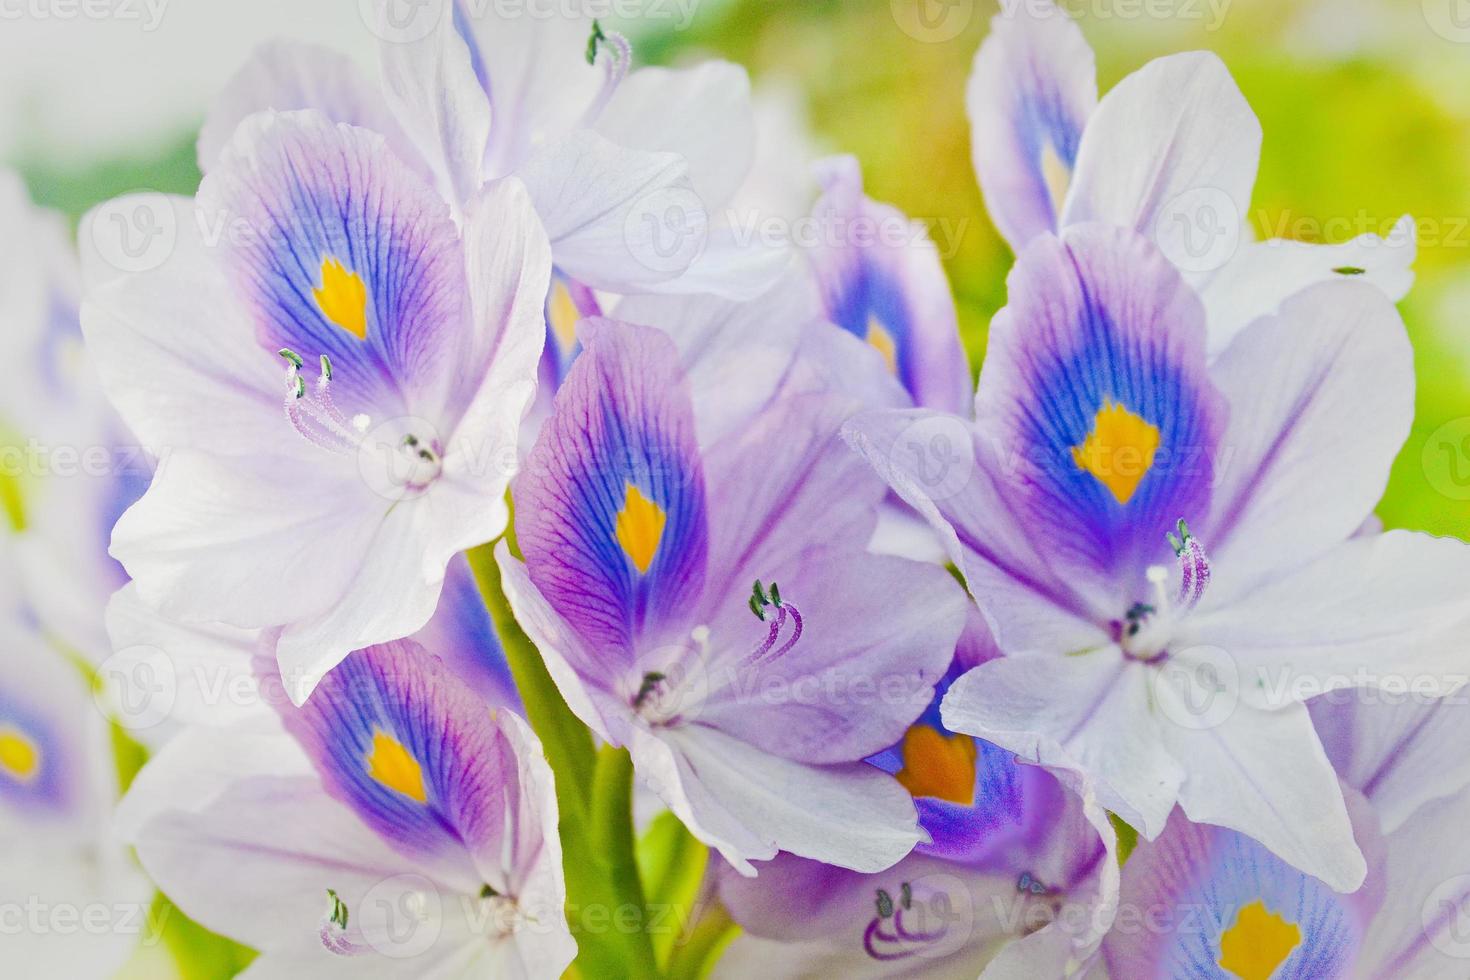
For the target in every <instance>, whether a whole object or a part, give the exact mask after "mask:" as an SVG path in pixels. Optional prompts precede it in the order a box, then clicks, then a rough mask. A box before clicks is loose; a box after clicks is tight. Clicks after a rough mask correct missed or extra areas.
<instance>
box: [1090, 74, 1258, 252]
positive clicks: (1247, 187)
mask: <svg viewBox="0 0 1470 980" xmlns="http://www.w3.org/2000/svg"><path fill="white" fill-rule="evenodd" d="M1260 153H1261V126H1260V123H1258V122H1257V121H1256V117H1255V114H1254V113H1252V112H1251V108H1250V106H1249V105H1248V104H1247V103H1246V101H1245V98H1244V96H1242V95H1241V94H1240V89H1238V88H1237V87H1236V85H1235V81H1234V79H1232V78H1231V77H1230V72H1229V70H1228V69H1226V67H1225V65H1224V64H1222V63H1221V61H1220V59H1219V58H1217V57H1216V56H1215V55H1213V54H1210V53H1208V52H1202V51H1195V52H1189V53H1186V54H1176V55H1170V56H1168V57H1165V58H1157V59H1155V60H1153V61H1151V62H1149V63H1148V64H1147V65H1144V66H1143V67H1142V68H1140V69H1139V70H1138V71H1136V72H1134V73H1133V74H1131V75H1129V76H1128V77H1127V78H1125V79H1123V81H1121V82H1119V83H1118V85H1117V86H1116V87H1115V88H1113V90H1112V91H1110V92H1109V93H1108V94H1107V95H1105V96H1103V99H1102V101H1101V102H1100V103H1098V107H1097V111H1096V112H1094V113H1093V114H1092V118H1091V119H1090V120H1089V121H1088V123H1087V129H1086V130H1085V131H1084V132H1083V134H1082V145H1081V148H1080V149H1079V150H1078V152H1077V166H1076V168H1075V171H1074V174H1073V178H1072V187H1071V191H1070V193H1069V195H1068V197H1067V204H1066V207H1065V209H1064V210H1063V213H1062V224H1064V225H1069V224H1076V223H1079V222H1083V221H1101V222H1104V223H1106V224H1110V225H1117V226H1120V227H1124V228H1134V229H1137V230H1138V231H1141V232H1143V233H1144V234H1146V235H1149V236H1150V237H1152V238H1154V240H1155V241H1156V242H1157V243H1158V245H1159V247H1160V249H1161V250H1162V251H1163V252H1164V254H1165V255H1167V256H1169V258H1170V259H1172V260H1173V261H1174V262H1175V263H1176V264H1178V265H1181V267H1186V268H1187V271H1191V272H1199V271H1205V270H1207V269H1212V268H1218V267H1219V265H1222V264H1223V263H1224V261H1225V260H1226V259H1228V257H1229V252H1228V251H1226V249H1227V248H1228V247H1229V246H1231V245H1233V244H1234V242H1235V240H1236V239H1233V238H1230V237H1228V236H1231V235H1238V234H1239V232H1240V229H1241V227H1242V226H1243V225H1244V224H1245V219H1246V215H1247V214H1248V213H1249V208H1250V198H1251V188H1252V187H1253V186H1254V184H1255V181H1256V165H1257V163H1258V161H1259V158H1260ZM1200 236H1207V237H1204V238H1201V237H1200ZM1221 236H1225V237H1221ZM1191 265H1194V266H1195V267H1194V268H1188V267H1189V266H1191Z"/></svg>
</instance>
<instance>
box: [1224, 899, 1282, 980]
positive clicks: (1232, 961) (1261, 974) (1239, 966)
mask: <svg viewBox="0 0 1470 980" xmlns="http://www.w3.org/2000/svg"><path fill="white" fill-rule="evenodd" d="M1301 941H1302V931H1301V929H1300V928H1299V927H1298V926H1297V925H1296V923H1294V922H1287V921H1286V920H1285V919H1283V918H1282V917H1281V916H1279V915H1277V914H1276V913H1275V912H1272V911H1269V910H1268V909H1267V908H1266V905H1265V903H1264V902H1261V901H1259V900H1257V901H1254V902H1252V903H1251V904H1249V905H1246V906H1243V907H1242V908H1241V910H1240V911H1239V912H1238V913H1236V916H1235V924H1234V925H1232V926H1231V927H1230V928H1228V929H1226V930H1225V932H1224V934H1223V935H1221V936H1220V968H1221V969H1222V970H1228V971H1229V972H1231V973H1233V974H1235V975H1236V976H1237V977H1239V978H1240V980H1269V978H1270V976H1271V974H1273V973H1275V972H1276V968H1277V967H1278V966H1280V965H1281V964H1282V963H1283V962H1284V961H1285V960H1286V958H1287V957H1288V956H1290V955H1291V951H1292V950H1294V949H1296V947H1297V944H1299V943H1300V942H1301Z"/></svg>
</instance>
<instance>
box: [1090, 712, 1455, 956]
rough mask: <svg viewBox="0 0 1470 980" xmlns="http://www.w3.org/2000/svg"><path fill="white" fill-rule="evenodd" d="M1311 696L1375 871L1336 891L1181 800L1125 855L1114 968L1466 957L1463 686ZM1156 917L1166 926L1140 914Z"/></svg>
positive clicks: (1111, 951)
mask: <svg viewBox="0 0 1470 980" xmlns="http://www.w3.org/2000/svg"><path fill="white" fill-rule="evenodd" d="M1310 708H1311V713H1312V718H1313V721H1314V722H1315V723H1316V726H1317V729H1318V731H1319V732H1320V733H1321V735H1322V741H1323V744H1324V746H1325V747H1326V749H1327V754H1328V756H1329V757H1330V758H1331V760H1332V763H1333V765H1334V767H1335V768H1336V770H1337V772H1338V774H1339V776H1340V777H1341V779H1342V781H1343V783H1344V785H1345V786H1346V787H1347V789H1346V795H1347V798H1348V801H1349V812H1350V813H1351V814H1352V816H1353V826H1354V830H1355V833H1356V836H1357V840H1358V843H1359V844H1360V845H1361V846H1362V849H1363V852H1364V855H1365V856H1366V857H1367V859H1368V865H1369V870H1368V875H1367V878H1366V879H1365V881H1364V884H1363V886H1362V887H1361V888H1360V889H1358V890H1357V891H1356V892H1353V893H1352V894H1350V895H1339V894H1336V893H1334V892H1332V891H1331V890H1330V889H1328V888H1327V887H1326V886H1325V885H1324V884H1323V883H1322V882H1320V881H1317V880H1316V879H1314V878H1311V877H1310V876H1308V875H1305V874H1303V873H1302V872H1300V871H1297V870H1296V869H1294V868H1291V867H1290V866H1288V865H1286V864H1284V863H1283V862H1282V861H1281V860H1280V859H1278V858H1276V857H1275V856H1273V855H1271V854H1269V853H1267V852H1266V851H1264V850H1263V849H1262V848H1261V847H1260V845H1258V844H1256V843H1255V842H1254V841H1251V840H1249V839H1247V838H1245V837H1243V836H1241V835H1240V834H1237V833H1234V832H1232V831H1228V830H1221V829H1219V828H1215V827H1203V826H1198V825H1192V824H1189V823H1187V822H1186V821H1185V820H1184V819H1183V818H1182V816H1181V815H1180V814H1178V813H1176V814H1175V815H1174V817H1172V818H1171V819H1170V821H1169V824H1168V826H1167V828H1166V829H1165V831H1164V833H1163V835H1161V836H1160V837H1159V839H1158V840H1157V841H1155V842H1153V843H1144V844H1141V845H1140V846H1139V848H1138V850H1137V851H1136V852H1135V853H1134V854H1133V856H1132V857H1131V858H1129V860H1128V863H1127V865H1126V866H1125V867H1124V869H1123V895H1122V904H1121V907H1120V911H1119V916H1118V920H1117V921H1118V924H1119V928H1116V929H1115V930H1114V932H1113V933H1112V934H1110V935H1109V936H1108V937H1107V939H1106V941H1105V942H1104V945H1103V952H1104V957H1105V961H1106V963H1107V966H1108V968H1109V970H1110V971H1111V973H1112V975H1114V976H1130V977H1133V976H1136V977H1161V978H1162V977H1170V978H1172V977H1178V976H1196V975H1201V976H1207V975H1214V974H1212V973H1211V972H1209V965H1211V964H1213V965H1216V966H1218V967H1220V968H1221V969H1222V970H1228V971H1230V972H1231V973H1234V974H1235V975H1236V976H1240V977H1253V976H1260V977H1266V976H1274V977H1282V978H1295V977H1321V976H1334V977H1364V978H1367V977H1443V976H1454V975H1456V974H1457V973H1459V972H1460V971H1461V970H1462V969H1463V963H1464V957H1465V955H1466V953H1467V951H1470V947H1467V945H1466V942H1465V937H1464V934H1463V930H1462V923H1463V921H1464V919H1463V916H1464V914H1465V911H1466V909H1467V903H1470V847H1467V846H1466V843H1465V835H1464V833H1463V828H1464V826H1465V820H1466V817H1467V813H1470V768H1467V766H1466V763H1465V759H1464V753H1463V752H1461V751H1460V746H1462V745H1463V744H1464V741H1465V736H1466V734H1467V726H1470V711H1467V710H1466V705H1465V704H1464V702H1463V701H1462V700H1460V699H1459V698H1458V697H1452V698H1446V699H1443V700H1438V701H1436V700H1425V699H1422V698H1417V697H1407V696H1399V695H1393V696H1387V697H1363V696H1360V695H1358V694H1357V693H1356V692H1348V691H1338V692H1335V693H1333V694H1329V695H1326V696H1324V697H1321V698H1318V699H1316V700H1314V701H1313V702H1312V703H1311V706H1310ZM1173 910H1178V914H1171V913H1172V911H1173ZM1161 914H1162V917H1161ZM1148 916H1153V918H1152V919H1149V918H1148ZM1185 917H1188V919H1189V921H1185ZM1149 921H1153V922H1154V923H1155V926H1154V928H1140V927H1138V924H1139V923H1143V922H1149ZM1125 923H1132V924H1133V926H1132V927H1130V928H1128V929H1126V930H1125V929H1124V928H1122V926H1123V925H1124V924H1125Z"/></svg>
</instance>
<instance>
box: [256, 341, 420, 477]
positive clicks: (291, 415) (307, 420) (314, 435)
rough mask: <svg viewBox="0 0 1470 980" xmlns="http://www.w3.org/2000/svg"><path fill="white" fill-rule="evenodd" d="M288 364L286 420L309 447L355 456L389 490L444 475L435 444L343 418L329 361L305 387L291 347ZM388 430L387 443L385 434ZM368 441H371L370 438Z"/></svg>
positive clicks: (362, 419) (360, 417)
mask: <svg viewBox="0 0 1470 980" xmlns="http://www.w3.org/2000/svg"><path fill="white" fill-rule="evenodd" d="M279 353H280V355H281V357H282V358H283V359H284V360H285V362H286V397H285V402H284V409H285V413H286V421H288V422H290V423H291V427H292V428H293V429H295V430H296V432H297V434H298V435H300V436H301V438H303V439H305V440H306V441H307V442H309V443H311V444H312V445H313V446H316V447H317V448H318V449H324V450H326V451H327V452H330V453H334V454H337V455H352V454H357V455H358V456H359V457H366V458H363V459H361V462H362V463H363V464H364V465H369V464H370V465H371V471H372V472H373V473H374V474H375V475H376V474H377V473H382V474H384V478H385V480H386V482H387V485H388V486H389V487H393V488H399V489H407V490H422V489H424V488H426V487H428V486H429V485H430V484H431V483H433V482H434V481H435V480H436V479H438V478H439V475H440V474H441V473H443V472H444V458H443V457H444V450H443V447H442V446H441V445H440V444H439V441H438V440H437V439H434V438H429V437H427V436H421V435H420V434H419V433H417V432H413V431H404V428H405V427H406V426H397V425H395V424H393V423H391V422H390V423H384V424H382V425H379V426H376V427H375V426H374V425H373V420H372V419H371V418H370V417H369V416H367V415H364V414H361V413H359V414H357V415H354V416H352V417H351V418H350V419H349V418H348V417H347V415H346V413H344V412H343V411H342V410H341V409H340V408H338V407H337V403H336V401H335V400H334V398H333V397H332V362H331V360H330V359H329V358H328V357H327V355H325V354H323V355H321V371H320V372H319V373H318V374H317V379H316V381H315V383H313V384H310V385H308V384H307V383H306V378H305V377H304V376H303V375H302V373H301V370H302V368H303V367H304V366H305V363H306V362H305V361H304V360H303V359H302V357H301V355H300V354H297V353H296V352H295V351H293V350H291V349H290V348H284V347H283V348H282V349H281V350H280V352H279ZM385 429H391V430H392V431H391V433H389V435H391V438H386V439H385V438H384V430H385ZM370 435H371V436H372V438H369V436H370Z"/></svg>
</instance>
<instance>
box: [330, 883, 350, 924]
mask: <svg viewBox="0 0 1470 980" xmlns="http://www.w3.org/2000/svg"><path fill="white" fill-rule="evenodd" d="M327 897H328V898H330V899H331V900H332V915H331V917H330V920H329V921H331V923H332V924H333V925H336V926H340V927H341V928H343V929H346V928H347V903H346V902H344V901H342V899H341V898H339V897H338V896H337V893H336V892H335V891H333V890H332V889H330V888H328V889H327Z"/></svg>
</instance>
